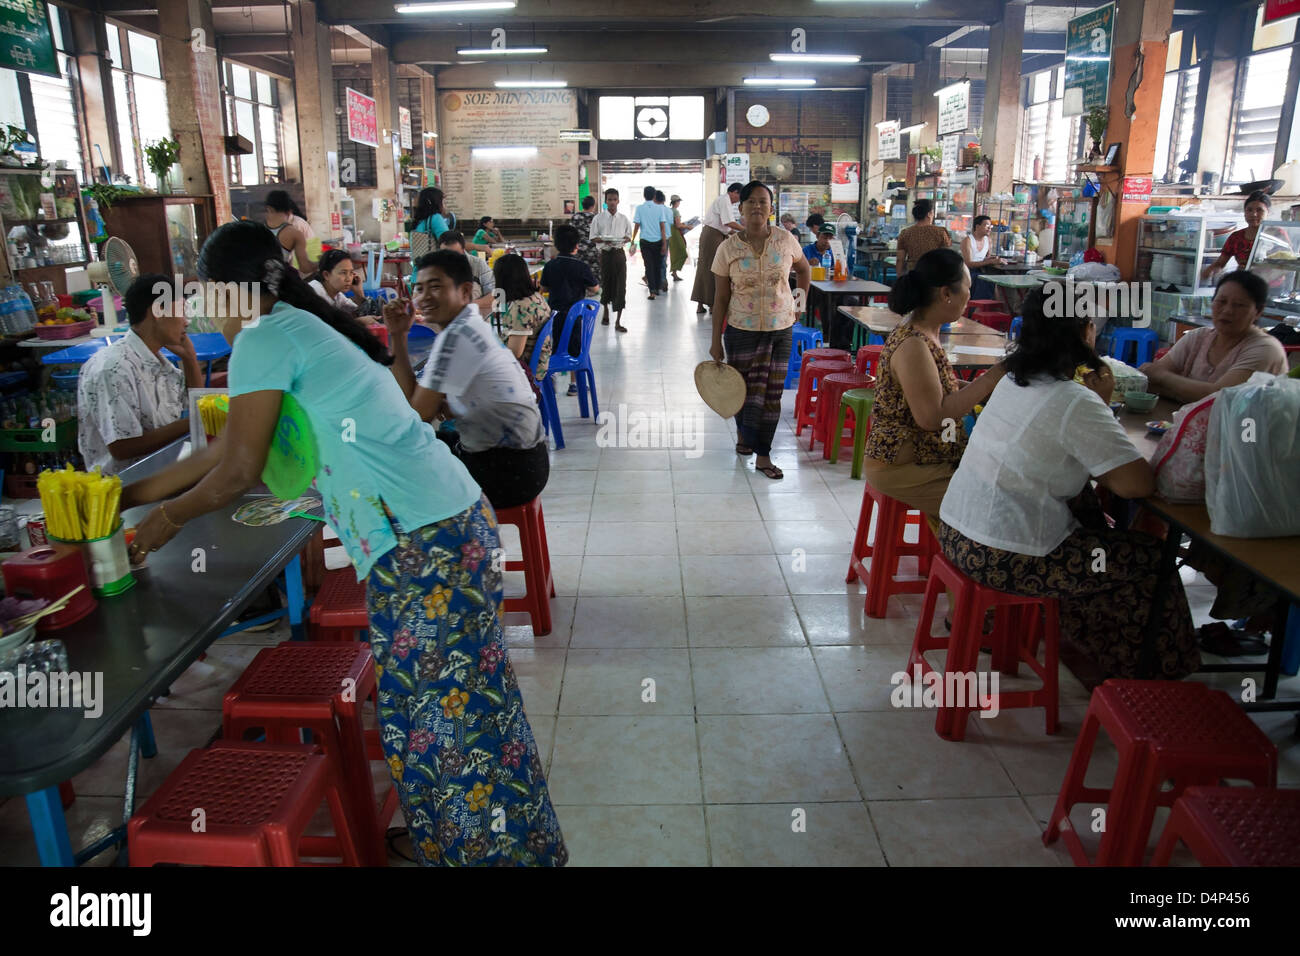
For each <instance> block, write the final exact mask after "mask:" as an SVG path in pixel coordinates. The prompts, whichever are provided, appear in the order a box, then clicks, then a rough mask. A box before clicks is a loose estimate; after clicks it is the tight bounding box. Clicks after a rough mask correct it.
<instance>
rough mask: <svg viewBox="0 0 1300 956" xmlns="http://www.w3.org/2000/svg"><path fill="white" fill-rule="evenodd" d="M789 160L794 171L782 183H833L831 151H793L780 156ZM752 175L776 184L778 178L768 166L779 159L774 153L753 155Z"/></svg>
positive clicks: (751, 157) (751, 158) (751, 162)
mask: <svg viewBox="0 0 1300 956" xmlns="http://www.w3.org/2000/svg"><path fill="white" fill-rule="evenodd" d="M779 155H781V156H784V157H785V158H786V159H789V160H790V162H791V165H792V166H793V171H792V172H791V173H790V175H789V176H786V177H785V178H784V179H783V180H781V181H782V182H788V183H829V182H830V181H831V151H830V150H829V149H827V150H792V151H791V152H790V153H789V154H785V153H782V154H779ZM749 158H750V164H751V165H750V170H749V172H750V175H751V176H752V177H753V178H754V179H760V180H763V181H764V182H774V181H776V177H775V176H773V175H772V173H771V170H770V169H769V168H768V166H767V165H766V163H767V162H769V161H773V160H775V159H776V158H777V154H773V153H751V154H750V157H749Z"/></svg>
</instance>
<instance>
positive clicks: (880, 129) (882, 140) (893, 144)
mask: <svg viewBox="0 0 1300 956" xmlns="http://www.w3.org/2000/svg"><path fill="white" fill-rule="evenodd" d="M876 137H877V148H878V150H879V153H880V156H879V157H878V158H879V159H898V158H899V152H898V120H885V122H883V123H877V124H876Z"/></svg>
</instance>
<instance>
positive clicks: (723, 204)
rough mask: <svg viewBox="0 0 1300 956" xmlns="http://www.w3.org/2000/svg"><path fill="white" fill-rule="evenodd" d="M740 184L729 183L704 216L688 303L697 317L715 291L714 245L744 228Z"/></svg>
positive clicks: (710, 305) (710, 304) (715, 247)
mask: <svg viewBox="0 0 1300 956" xmlns="http://www.w3.org/2000/svg"><path fill="white" fill-rule="evenodd" d="M740 186H741V184H740V183H732V184H731V185H730V186H728V187H727V191H726V192H725V193H723V194H722V195H721V196H719V197H718V198H717V199H715V200H713V203H712V204H711V205H710V206H709V210H708V212H706V213H705V214H704V222H703V225H704V228H703V229H701V230H700V254H699V257H698V258H697V259H696V260H695V261H696V262H697V263H698V267H697V268H696V270H695V285H694V286H693V287H692V288H691V301H692V302H695V303H698V304H697V305H696V306H695V313H696V314H697V315H700V314H702V313H703V312H704V307H705V306H706V305H707V306H708V307H709V308H713V299H714V297H715V294H716V290H715V288H714V284H713V272H712V271H711V270H710V268H709V267H710V266H711V265H712V264H713V257H714V256H715V255H716V254H717V252H718V246H720V245H722V243H723V240H725V239H726V238H727V237H728V236H730V235H732V234H734V233H737V232H739V231H740V230H741V229H743V228H744V226H742V225H741V223H740V206H739V203H740Z"/></svg>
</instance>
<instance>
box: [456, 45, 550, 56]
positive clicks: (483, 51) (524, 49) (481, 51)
mask: <svg viewBox="0 0 1300 956" xmlns="http://www.w3.org/2000/svg"><path fill="white" fill-rule="evenodd" d="M547 52H549V50H548V49H547V48H546V47H544V46H508V47H502V48H501V49H499V50H494V49H492V48H491V47H482V48H480V47H466V48H465V49H463V50H457V51H456V55H457V56H509V55H510V54H512V53H547Z"/></svg>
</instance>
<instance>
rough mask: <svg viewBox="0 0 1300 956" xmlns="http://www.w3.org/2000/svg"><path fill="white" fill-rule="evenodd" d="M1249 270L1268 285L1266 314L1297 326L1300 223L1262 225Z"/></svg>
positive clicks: (1299, 308) (1251, 255) (1299, 282)
mask: <svg viewBox="0 0 1300 956" xmlns="http://www.w3.org/2000/svg"><path fill="white" fill-rule="evenodd" d="M1247 268H1249V269H1250V271H1251V272H1254V273H1255V274H1256V275H1259V276H1262V277H1263V278H1264V280H1265V281H1266V282H1267V283H1268V306H1267V308H1265V310H1264V311H1265V313H1266V314H1274V315H1277V316H1278V317H1279V318H1283V319H1286V320H1288V324H1289V325H1295V324H1296V320H1297V319H1300V281H1298V280H1297V277H1298V276H1300V222H1281V221H1270V222H1265V223H1261V224H1260V227H1259V232H1257V233H1256V234H1255V244H1254V246H1252V247H1251V250H1250V264H1249V265H1248V267H1247Z"/></svg>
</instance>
